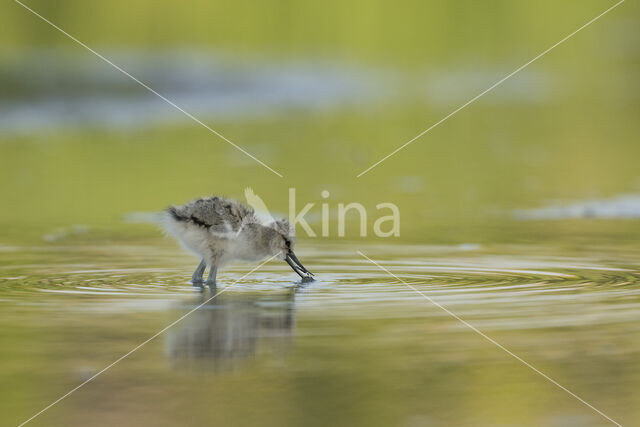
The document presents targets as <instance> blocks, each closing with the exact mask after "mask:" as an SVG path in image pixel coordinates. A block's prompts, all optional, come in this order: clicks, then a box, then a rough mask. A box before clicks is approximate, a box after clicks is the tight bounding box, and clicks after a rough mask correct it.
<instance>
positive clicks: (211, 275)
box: [207, 264, 218, 292]
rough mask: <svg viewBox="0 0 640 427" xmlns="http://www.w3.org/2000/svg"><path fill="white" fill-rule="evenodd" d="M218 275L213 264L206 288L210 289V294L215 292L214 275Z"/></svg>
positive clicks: (216, 268)
mask: <svg viewBox="0 0 640 427" xmlns="http://www.w3.org/2000/svg"><path fill="white" fill-rule="evenodd" d="M217 274H218V267H216V266H215V264H212V265H211V269H209V277H208V278H207V286H209V289H211V291H212V292H214V291H215V290H216V275H217Z"/></svg>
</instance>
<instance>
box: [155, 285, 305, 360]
mask: <svg viewBox="0 0 640 427" xmlns="http://www.w3.org/2000/svg"><path fill="white" fill-rule="evenodd" d="M295 293H296V289H294V288H289V289H286V290H283V291H282V292H279V293H275V294H274V293H265V294H256V293H254V294H247V293H231V292H230V293H227V292H224V293H221V294H219V295H218V296H217V297H215V298H213V299H212V300H211V301H209V302H207V303H206V304H205V305H203V306H202V307H200V308H199V309H198V310H196V311H194V312H193V313H191V314H190V315H189V316H187V317H186V318H185V319H184V320H183V321H182V322H181V323H180V324H179V325H176V327H175V328H173V329H172V330H170V331H169V334H168V335H167V341H166V353H167V356H168V358H169V360H170V362H171V364H172V366H174V367H176V368H186V369H193V370H212V371H233V370H236V369H238V368H241V367H242V366H245V365H246V364H247V363H248V362H249V361H250V360H252V359H255V358H258V357H265V358H272V359H281V358H283V357H284V356H285V355H286V353H287V350H288V349H289V348H290V347H291V345H292V343H293V337H294V333H295V307H294V299H295ZM205 300H206V297H205V296H204V295H201V296H200V297H199V299H197V300H192V301H191V302H190V303H187V304H186V305H185V306H184V307H183V309H184V310H187V311H188V310H191V309H193V307H195V306H197V305H199V304H202V303H203V302H204V301H205Z"/></svg>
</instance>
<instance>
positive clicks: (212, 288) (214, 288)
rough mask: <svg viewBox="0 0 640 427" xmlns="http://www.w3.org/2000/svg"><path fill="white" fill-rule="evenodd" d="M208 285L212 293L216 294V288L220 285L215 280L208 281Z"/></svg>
mask: <svg viewBox="0 0 640 427" xmlns="http://www.w3.org/2000/svg"><path fill="white" fill-rule="evenodd" d="M206 285H207V286H208V287H209V290H210V291H211V292H215V291H216V286H217V285H218V283H217V282H216V281H215V280H211V281H209V280H207V281H206Z"/></svg>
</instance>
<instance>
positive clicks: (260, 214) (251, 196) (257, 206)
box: [244, 187, 275, 225]
mask: <svg viewBox="0 0 640 427" xmlns="http://www.w3.org/2000/svg"><path fill="white" fill-rule="evenodd" d="M244 197H245V198H246V199H247V204H248V205H249V206H251V207H252V208H253V210H254V212H255V214H256V217H257V218H258V220H259V221H260V222H261V223H262V224H263V225H266V224H271V223H272V222H274V221H275V219H274V218H273V217H272V216H271V214H270V213H269V209H268V208H267V205H265V203H264V201H262V199H261V198H260V196H258V195H257V194H256V193H254V192H253V189H251V188H250V187H247V188H245V189H244Z"/></svg>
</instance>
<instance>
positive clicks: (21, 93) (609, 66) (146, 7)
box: [0, 0, 640, 241]
mask: <svg viewBox="0 0 640 427" xmlns="http://www.w3.org/2000/svg"><path fill="white" fill-rule="evenodd" d="M27 4H28V5H29V6H30V7H32V8H33V9H34V10H36V11H37V12H38V13H41V14H42V15H43V16H44V17H46V18H47V19H50V20H51V21H52V22H54V23H55V24H57V25H59V26H60V27H61V28H63V29H64V30H65V31H68V32H69V33H70V34H72V35H74V36H75V37H77V38H78V39H79V40H81V41H82V42H84V43H86V44H87V45H88V46H91V47H92V48H94V49H96V50H97V51H98V52H101V53H103V54H104V55H106V56H107V57H109V58H111V59H112V60H113V61H115V62H116V63H117V64H118V65H120V66H122V67H123V68H124V69H126V70H128V71H130V72H131V73H132V74H134V75H135V76H136V77H137V78H139V79H141V80H142V81H145V82H147V83H148V84H150V85H151V86H152V87H153V88H154V89H156V90H158V91H159V92H161V93H164V94H166V95H167V96H168V97H169V98H170V99H173V100H175V101H176V102H177V103H178V104H179V105H180V106H181V107H183V108H184V109H186V110H187V111H190V112H193V114H194V115H196V116H197V117H198V118H200V119H202V120H203V121H204V122H206V123H207V124H209V125H210V126H212V127H213V128H214V129H216V130H217V131H219V132H220V133H222V134H223V135H225V136H226V137H227V138H229V139H231V140H232V141H234V142H235V143H237V144H238V145H240V146H241V147H243V148H244V149H246V150H247V151H249V152H250V153H252V154H254V155H255V156H257V157H258V158H260V159H261V160H263V161H264V162H265V163H267V164H268V165H269V166H271V167H273V168H274V169H275V170H277V171H279V172H280V173H281V174H283V175H284V178H279V177H277V176H276V175H274V174H273V173H271V172H270V171H268V170H267V169H265V168H263V167H262V166H260V165H258V164H257V163H255V162H253V161H252V160H251V159H249V158H247V157H246V156H244V155H243V154H242V153H240V152H238V151H237V150H235V149H234V148H233V147H231V146H230V145H228V144H227V143H225V142H223V141H222V140H221V139H220V138H218V137H216V136H215V135H213V134H211V133H210V132H208V131H207V130H206V129H204V128H202V127H201V126H199V125H198V124H196V123H194V122H193V121H190V120H189V119H188V118H186V117H185V116H184V115H182V113H180V112H179V111H176V110H174V109H173V108H172V107H171V106H169V105H167V104H165V103H164V102H163V101H162V100H160V99H159V98H157V97H155V96H154V95H152V94H150V93H148V92H146V91H145V90H144V89H143V88H141V87H139V86H137V85H136V84H135V83H133V82H131V81H130V80H128V79H127V77H125V76H124V75H122V74H120V73H119V72H118V71H116V70H114V69H112V68H110V66H109V65H108V64H106V63H104V62H102V61H100V59H98V58H97V57H95V56H93V55H92V54H91V53H90V52H88V51H87V50H85V49H83V48H82V47H80V46H79V45H77V44H76V43H74V42H73V41H72V40H70V39H69V38H67V37H66V36H64V35H63V34H61V33H60V32H58V31H56V30H55V29H54V28H52V27H51V26H49V25H47V24H46V23H44V22H43V21H41V20H39V19H38V18H37V17H36V16H34V15H33V14H31V13H29V12H28V11H27V10H25V9H24V8H22V7H21V6H20V5H18V4H17V3H14V2H4V3H3V4H2V5H1V6H0V73H1V74H0V76H1V77H0V85H1V86H2V91H1V92H0V103H1V104H0V105H1V108H0V112H1V113H2V115H3V116H4V120H3V121H0V194H2V201H3V208H2V210H1V211H0V223H2V226H1V229H2V232H3V234H5V237H6V238H7V239H25V238H27V236H31V237H32V238H37V239H40V237H41V236H42V234H43V233H45V232H46V231H47V230H51V229H52V227H56V226H68V225H72V224H85V225H88V226H91V227H93V229H94V230H96V229H100V228H101V227H102V228H104V227H106V228H110V229H111V230H110V231H109V233H111V232H119V231H122V234H123V235H124V236H127V235H131V233H132V232H133V231H132V228H136V230H137V231H135V232H139V233H142V234H144V235H148V236H151V235H152V234H153V233H155V231H153V230H151V229H149V228H148V227H147V228H144V227H142V228H140V227H137V226H136V227H134V226H132V225H128V226H124V225H123V217H125V216H126V215H127V214H130V213H132V212H154V211H158V210H160V209H162V208H164V207H165V206H167V205H169V204H172V203H180V202H183V201H186V200H188V199H190V198H193V197H199V196H201V195H208V194H223V195H227V196H230V197H237V198H242V190H243V189H244V187H246V186H251V187H253V188H254V189H255V191H256V193H258V194H259V195H260V196H261V197H262V198H263V199H264V200H265V201H266V202H267V205H268V206H269V207H270V208H271V209H272V210H274V211H276V212H282V213H286V212H287V202H288V188H289V187H295V188H296V189H297V195H298V202H299V203H301V204H304V203H306V202H316V206H315V208H314V209H313V210H312V214H315V217H316V219H317V217H318V216H319V215H320V208H319V203H320V202H321V201H322V199H321V197H320V192H321V191H322V190H324V189H327V190H329V191H330V192H331V197H330V198H329V200H328V202H329V203H330V204H331V207H332V209H333V208H335V207H336V206H337V203H340V202H344V203H348V202H353V201H355V202H360V203H363V204H364V205H365V206H366V207H367V208H369V213H370V216H371V218H372V219H370V220H369V230H371V227H372V224H373V220H374V219H375V218H376V211H375V205H376V204H377V203H380V202H394V203H396V204H397V205H398V206H399V208H400V210H401V213H402V216H401V220H402V223H401V230H402V236H401V239H410V240H415V241H438V240H445V241H449V240H455V241H459V240H473V239H476V240H483V239H493V238H500V239H506V240H509V239H515V238H519V237H522V236H524V235H527V233H528V231H527V230H530V228H531V227H537V226H536V225H535V224H532V223H527V224H525V225H523V224H522V223H520V222H515V221H513V211H514V210H515V209H526V208H534V207H540V206H544V205H546V204H548V203H549V202H550V201H554V200H560V201H574V200H583V199H594V198H595V199H606V198H609V197H614V196H616V195H619V194H627V193H634V192H639V191H640V173H639V169H638V165H637V159H638V158H639V155H640V144H638V143H637V136H638V131H639V128H640V123H639V122H638V120H637V117H638V106H639V102H638V99H639V94H640V87H639V84H638V78H637V76H638V71H639V67H640V64H639V58H640V50H639V48H638V47H639V43H638V42H639V41H640V30H639V29H638V28H640V27H639V26H638V25H637V24H638V20H637V18H638V5H637V4H636V3H634V2H626V3H624V4H622V5H621V6H619V7H618V8H616V9H615V10H613V11H611V12H610V13H609V14H607V15H605V16H604V17H602V18H601V19H600V20H598V21H597V22H595V23H593V24H592V25H591V26H589V27H588V28H586V29H584V30H583V31H581V32H580V33H578V34H577V35H576V36H574V37H573V38H571V39H569V40H568V41H567V42H565V43H564V44H562V45H560V46H558V47H557V48H556V49H554V50H553V51H551V52H550V53H548V54H547V55H545V56H544V57H542V58H540V59H539V60H538V61H536V62H535V63H533V64H531V65H530V66H529V67H528V68H526V69H525V70H523V71H522V72H520V73H519V74H517V75H515V76H513V77H512V78H511V79H509V80H508V81H506V82H505V83H504V84H502V85H501V86H499V87H497V88H496V89H495V90H493V91H491V92H490V93H488V94H486V95H485V96H484V97H482V98H481V99H479V100H478V101H476V102H475V103H473V104H472V105H470V106H468V107H467V108H465V109H464V110H462V111H461V112H459V113H458V114H456V115H455V116H454V117H452V118H451V119H449V120H448V121H446V122H444V123H443V124H441V125H440V126H438V127H437V128H435V129H434V130H433V131H431V132H430V133H428V134H427V135H425V136H423V137H422V138H420V139H419V140H417V141H415V142H414V143H413V144H411V145H410V146H409V147H407V148H406V149H404V150H402V151H401V152H399V153H398V154H396V155H395V156H393V157H392V158H390V159H389V160H387V161H386V162H384V163H383V164H381V165H380V166H378V167H377V168H374V169H373V170H371V171H370V172H368V173H367V174H365V175H364V176H362V177H361V178H358V179H356V175H357V174H358V173H360V172H362V171H363V170H364V169H365V168H367V167H369V166H370V165H371V164H373V163H374V162H376V161H377V160H379V159H380V158H382V157H383V156H385V155H386V154H388V153H389V152H391V151H392V150H394V149H395V148H397V147H398V146H400V145H401V144H403V143H404V142H406V141H407V140H409V139H411V138H412V137H414V136H415V135H417V134H418V133H419V132H421V131H422V130H424V129H426V128H427V127H429V126H430V125H431V124H433V123H435V122H436V121H438V120H440V119H441V118H442V117H444V116H445V115H446V114H448V113H449V112H451V111H453V110H454V109H455V108H457V107H458V106H459V105H462V104H463V103H464V102H466V101H467V100H469V99H470V98H472V97H473V96H475V95H477V94H478V93H479V92H481V91H482V90H484V89H486V88H487V87H489V86H490V85H491V84H492V83H494V82H495V81H497V80H499V79H500V78H502V77H503V76H505V75H507V74H508V73H510V72H511V71H513V70H514V69H515V68H517V67H518V66H520V65H521V64H523V63H525V62H526V61H528V60H530V59H531V58H533V57H534V56H535V55H537V54H538V53H540V52H541V51H543V50H544V49H546V48H548V47H549V46H551V45H552V44H554V43H556V42H557V41H558V40H560V39H561V38H563V37H564V36H566V35H567V34H569V33H570V32H572V31H574V30H575V29H577V28H578V27H580V26H581V25H583V24H584V23H585V22H587V21H588V20H590V19H591V18H593V17H595V16H596V15H598V14H599V13H601V12H602V11H604V10H605V9H606V8H608V7H610V6H611V5H613V4H614V3H613V2H609V1H602V0H597V1H563V2H557V1H536V2H528V1H493V0H492V1H485V2H476V1H456V2H444V1H427V2H425V1H401V2H396V3H393V4H392V3H389V2H384V1H339V2H338V1H336V2H322V3H318V2H296V1H250V2H249V1H246V2H245V1H235V2H225V1H188V2H181V3H175V2H158V1H136V2H130V1H126V2H124V1H117V0H116V1H111V2H86V1H60V2H47V1H29V2H28V3H27ZM172 76H173V78H174V79H175V78H177V79H178V81H175V80H172ZM265 76H266V77H265ZM201 87H205V89H202V90H201V92H200V93H198V92H199V88H201ZM104 99H108V100H110V101H111V102H112V103H111V104H105V105H102V104H101V101H103V100H104ZM216 102H217V103H216ZM207 103H213V104H215V107H211V106H210V105H205V104H207ZM43 105H44V107H43ZM132 105H133V106H132ZM128 108H131V109H128ZM248 111H250V112H248ZM85 113H86V114H87V116H88V118H87V119H86V120H85V119H84V116H83V114H85ZM118 114H120V115H121V116H124V118H123V117H121V116H119V115H118ZM138 116H139V117H141V119H140V120H137V119H136V117H138ZM127 117H128V118H129V119H128V120H127ZM123 122H125V124H123ZM311 216H312V217H313V216H314V215H311ZM310 222H311V221H310ZM559 224H560V225H559ZM620 226H622V227H625V228H626V227H631V228H632V229H634V230H635V229H636V228H637V227H636V226H635V223H625V224H623V225H620V224H616V225H615V228H617V227H620ZM123 227H125V228H126V227H129V228H128V229H124V230H123ZM314 227H315V228H316V232H318V229H319V223H318V222H317V221H316V223H315V225H314ZM571 227H572V226H568V225H567V224H564V223H562V224H561V222H558V221H555V222H552V223H546V224H544V226H542V227H541V229H542V230H544V231H549V230H551V231H550V233H549V234H550V235H553V234H555V233H557V232H560V231H566V230H569V229H571ZM610 227H612V226H611V225H607V224H606V223H600V224H598V225H597V226H596V227H594V226H586V227H585V230H583V229H582V228H581V229H580V233H578V234H581V233H582V232H583V231H584V232H588V231H589V230H591V229H593V228H598V229H608V228H610ZM113 228H117V229H118V230H119V231H118V230H115V231H114V230H113ZM141 230H142V231H141ZM505 230H517V232H516V233H515V234H513V233H511V232H506V231H505ZM357 231H358V230H357V224H356V226H354V227H349V228H348V234H349V235H350V236H351V237H357ZM523 233H524V234H523ZM336 235H337V234H336V228H335V226H333V227H332V231H331V237H335V236H336ZM517 236H519V237H517ZM31 237H30V238H31Z"/></svg>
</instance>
